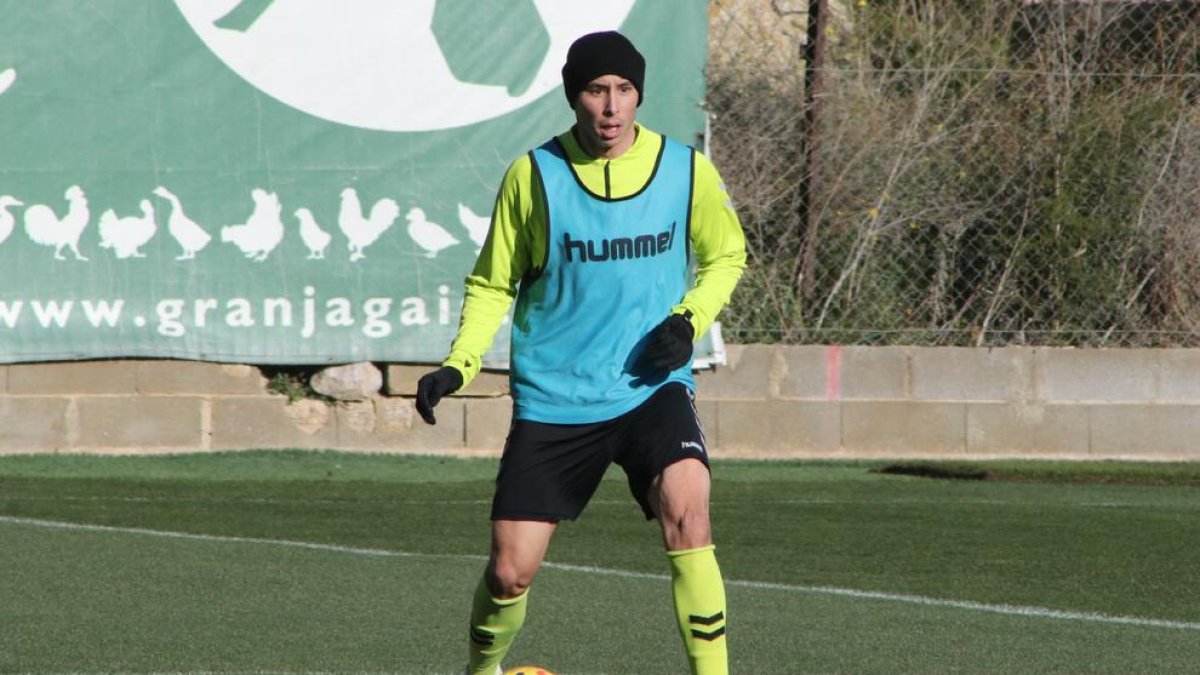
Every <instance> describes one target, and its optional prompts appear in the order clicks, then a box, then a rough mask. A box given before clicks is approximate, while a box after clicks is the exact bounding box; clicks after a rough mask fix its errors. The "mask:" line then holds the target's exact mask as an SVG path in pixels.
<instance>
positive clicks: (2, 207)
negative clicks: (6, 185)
mask: <svg viewBox="0 0 1200 675" xmlns="http://www.w3.org/2000/svg"><path fill="white" fill-rule="evenodd" d="M24 205H25V202H23V201H21V200H20V199H17V198H16V197H13V196H12V195H4V196H0V244H3V243H4V242H5V241H7V240H8V237H9V236H10V235H11V234H12V231H13V227H14V226H15V225H16V222H17V218H16V216H14V215H13V214H11V213H9V212H8V209H9V207H13V206H24Z"/></svg>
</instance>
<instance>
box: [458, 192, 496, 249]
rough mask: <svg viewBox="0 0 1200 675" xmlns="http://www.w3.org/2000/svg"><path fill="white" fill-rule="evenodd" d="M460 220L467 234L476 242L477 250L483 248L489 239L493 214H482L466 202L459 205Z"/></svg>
mask: <svg viewBox="0 0 1200 675" xmlns="http://www.w3.org/2000/svg"><path fill="white" fill-rule="evenodd" d="M458 222H459V223H461V224H462V226H463V227H464V228H466V230H467V236H468V237H470V238H471V241H472V242H473V243H474V244H475V252H476V253H478V252H479V249H481V248H483V242H484V241H486V240H487V235H488V230H489V229H490V228H491V227H492V217H491V216H481V215H479V214H478V213H475V212H474V211H472V210H471V207H469V206H467V205H466V204H461V203H460V204H459V205H458Z"/></svg>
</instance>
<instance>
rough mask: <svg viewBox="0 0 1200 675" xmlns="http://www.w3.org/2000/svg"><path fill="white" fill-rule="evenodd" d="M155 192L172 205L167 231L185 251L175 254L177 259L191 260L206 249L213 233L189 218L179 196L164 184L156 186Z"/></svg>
mask: <svg viewBox="0 0 1200 675" xmlns="http://www.w3.org/2000/svg"><path fill="white" fill-rule="evenodd" d="M154 194H156V195H158V196H159V197H162V198H163V199H165V200H167V202H168V203H169V204H170V205H171V215H169V216H167V232H169V233H170V234H171V236H172V237H174V238H175V241H176V242H178V244H179V246H180V248H182V249H183V252H182V253H180V254H179V255H177V256H175V259H176V260H191V259H192V258H195V257H196V254H197V253H199V252H200V251H202V250H204V247H205V246H208V243H209V242H210V241H212V235H211V234H209V233H208V232H207V231H206V230H205V229H204V228H203V227H201V226H200V224H199V223H197V222H196V221H194V220H192V219H191V218H188V216H187V214H186V213H184V212H183V204H181V203H180V202H179V197H177V196H175V193H173V192H171V191H170V190H168V189H167V188H165V187H163V186H161V185H160V186H158V187H156V188H154Z"/></svg>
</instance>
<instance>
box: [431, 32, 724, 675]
mask: <svg viewBox="0 0 1200 675" xmlns="http://www.w3.org/2000/svg"><path fill="white" fill-rule="evenodd" d="M644 76H645V60H644V58H643V57H642V55H641V54H640V53H639V52H638V50H637V49H636V48H635V47H634V45H633V44H632V43H631V42H630V41H629V40H628V39H627V38H625V37H624V36H623V35H621V34H619V33H616V32H600V33H592V34H589V35H585V36H583V37H581V38H579V39H578V40H577V41H576V42H575V43H574V44H572V45H571V47H570V50H569V51H568V53H567V60H566V64H565V65H564V66H563V69H562V77H563V86H564V88H565V90H566V95H567V101H568V103H570V105H571V108H572V110H573V111H574V113H575V124H574V125H573V126H572V127H571V128H570V129H569V130H567V131H566V132H564V133H562V134H560V135H558V136H556V137H554V138H552V139H551V140H549V141H548V142H546V143H544V144H543V145H541V146H539V147H537V148H534V149H533V150H531V151H530V152H529V153H528V154H527V155H525V156H522V157H521V158H519V159H517V160H516V161H514V162H513V163H512V164H511V165H510V166H509V168H508V171H507V173H506V174H505V176H504V179H503V182H502V183H501V185H500V189H499V194H498V196H497V198H496V204H495V208H494V210H493V214H492V223H491V230H490V232H489V234H488V237H487V240H486V242H485V243H484V246H483V249H482V251H481V252H480V254H479V258H478V260H477V261H476V263H475V268H474V270H473V271H472V273H471V274H470V276H468V277H467V280H466V289H465V302H464V305H463V310H462V320H461V323H460V325H459V328H458V333H457V335H456V336H455V339H454V341H453V343H452V345H451V347H450V353H449V355H448V357H447V358H446V360H445V361H444V362H443V364H442V367H441V368H439V369H437V370H435V371H433V372H431V373H428V374H426V375H424V376H423V377H421V379H420V380H419V382H418V385H417V398H416V407H417V411H418V412H419V413H420V414H421V416H422V418H424V420H425V421H426V422H427V423H429V424H435V423H436V419H435V416H434V407H435V406H436V405H437V404H438V402H439V401H440V400H441V399H442V397H444V396H446V395H448V394H450V393H452V392H454V391H456V390H458V389H460V388H461V387H463V386H464V385H466V384H467V383H469V382H470V381H471V379H472V378H473V377H475V375H477V374H478V372H479V369H480V360H481V358H482V356H483V354H484V352H485V351H487V349H488V348H489V347H490V346H491V343H492V339H493V338H494V336H495V334H496V331H497V330H498V329H499V327H500V324H501V322H502V320H503V317H504V316H505V315H506V313H507V311H508V309H509V307H510V305H511V303H512V302H513V300H514V298H515V300H516V303H517V304H516V309H515V313H514V318H513V326H512V348H511V357H510V358H511V370H510V390H511V393H512V398H513V422H512V427H511V429H510V431H509V436H508V440H507V442H506V444H505V447H504V452H503V456H502V459H501V461H500V469H499V473H498V476H497V478H496V488H495V494H494V497H493V501H492V542H491V556H490V559H489V561H488V564H487V567H486V569H485V571H484V573H483V578H482V579H481V580H480V582H479V585H478V587H477V588H476V591H475V595H474V602H473V606H472V610H471V628H470V642H469V647H470V649H469V660H468V667H467V672H468V673H470V674H479V675H494V674H495V673H499V672H500V667H499V664H500V660H501V659H502V658H503V657H504V655H505V653H506V652H507V651H508V649H509V647H510V645H512V642H513V638H514V637H515V636H516V634H517V632H518V631H519V630H520V628H521V625H522V623H523V622H524V619H525V611H526V602H527V598H528V590H529V587H530V584H531V583H532V582H533V578H534V575H535V574H536V573H537V571H538V569H539V567H540V566H541V564H542V560H543V558H544V556H545V554H546V550H547V548H548V546H549V544H550V539H551V536H552V535H553V534H554V531H555V528H556V527H557V526H558V523H559V521H561V520H564V519H566V520H572V519H574V518H576V517H578V516H579V514H580V513H581V512H582V511H583V508H584V507H585V506H586V504H587V502H588V500H589V499H590V498H591V496H592V494H593V493H594V492H595V490H596V487H597V486H598V485H599V482H600V480H601V478H602V477H603V475H604V473H605V471H606V470H607V468H608V467H609V465H610V464H611V463H612V462H616V463H617V464H618V465H620V466H621V467H622V468H623V469H624V471H625V474H626V476H627V477H628V480H629V487H630V490H631V492H632V493H633V497H634V498H635V499H636V500H637V502H638V504H639V505H641V508H642V511H643V512H644V513H645V515H646V517H647V518H648V519H657V521H658V522H659V524H660V525H661V528H662V537H663V543H664V546H665V548H666V556H667V559H668V561H669V563H670V568H671V578H672V590H673V598H674V604H675V613H676V616H677V617H678V622H679V630H680V634H681V635H682V637H683V644H684V649H685V651H686V653H687V659H688V663H689V665H690V668H691V672H692V673H693V674H697V675H725V674H726V673H727V672H728V656H727V652H726V644H725V643H726V635H725V622H726V608H725V589H724V582H723V581H722V578H721V572H720V569H719V567H718V566H717V559H716V556H715V554H714V546H713V542H712V532H711V526H710V521H709V509H708V507H709V485H710V474H709V466H708V455H707V450H706V447H705V439H704V431H703V430H702V429H701V426H700V421H699V419H698V418H697V415H696V409H695V405H694V393H693V392H694V389H695V384H694V381H693V378H692V372H691V362H692V343H693V340H694V338H695V337H696V336H699V335H702V334H703V333H704V331H706V330H707V329H708V327H709V325H710V324H711V323H712V322H713V321H714V319H715V318H716V315H717V313H718V312H719V311H720V309H721V308H722V307H723V306H724V305H725V304H726V303H727V302H728V301H729V297H730V294H731V293H732V292H733V289H734V286H735V285H736V284H737V281H738V279H739V278H740V277H741V274H742V270H743V269H744V267H745V261H746V254H745V238H744V237H743V234H742V229H741V225H740V224H739V222H738V219H737V215H736V214H735V213H734V210H733V207H732V204H731V202H730V200H729V196H728V195H727V194H726V192H725V187H724V184H723V183H722V182H721V178H720V176H719V175H718V174H717V170H716V168H715V167H714V166H713V165H712V163H711V162H709V161H708V159H706V158H705V157H704V156H703V155H701V154H699V153H697V152H696V151H695V150H693V149H692V148H690V147H687V146H685V145H682V144H680V143H677V142H675V141H673V140H670V139H668V138H666V137H664V136H662V135H660V134H658V133H655V132H654V131H651V130H650V129H648V128H646V127H644V126H642V125H640V124H638V123H637V122H636V121H635V118H636V116H637V109H638V106H639V105H640V104H641V102H642V98H643V95H644V93H645V89H644ZM693 259H694V262H695V264H696V268H695V277H694V281H693V279H692V276H691V275H690V274H689V264H690V263H691V262H693Z"/></svg>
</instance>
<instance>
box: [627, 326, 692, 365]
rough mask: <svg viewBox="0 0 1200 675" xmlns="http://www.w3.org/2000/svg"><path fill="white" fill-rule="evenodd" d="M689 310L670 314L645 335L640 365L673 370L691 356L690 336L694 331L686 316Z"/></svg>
mask: <svg viewBox="0 0 1200 675" xmlns="http://www.w3.org/2000/svg"><path fill="white" fill-rule="evenodd" d="M691 315H692V313H691V312H685V313H683V314H672V315H671V316H668V317H667V318H666V320H665V321H663V322H662V323H660V324H658V325H657V326H655V327H654V330H652V331H650V334H649V335H648V336H646V338H647V339H646V348H645V349H644V350H642V358H641V363H642V366H643V367H645V368H648V369H651V370H675V369H676V368H678V367H680V366H682V365H683V364H685V363H687V362H688V360H689V359H691V358H692V336H693V335H695V333H696V331H695V329H694V328H692V322H691V321H689V320H688V318H689V317H690V316H691Z"/></svg>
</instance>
